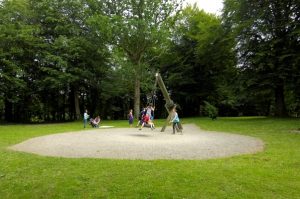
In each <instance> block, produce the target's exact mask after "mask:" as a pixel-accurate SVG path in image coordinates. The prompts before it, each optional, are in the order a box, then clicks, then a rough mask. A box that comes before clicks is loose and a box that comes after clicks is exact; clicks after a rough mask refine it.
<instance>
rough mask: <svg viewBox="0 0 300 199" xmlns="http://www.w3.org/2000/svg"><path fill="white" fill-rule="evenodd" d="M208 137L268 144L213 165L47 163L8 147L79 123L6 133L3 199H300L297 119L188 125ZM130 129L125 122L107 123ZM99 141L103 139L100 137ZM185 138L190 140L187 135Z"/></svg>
mask: <svg viewBox="0 0 300 199" xmlns="http://www.w3.org/2000/svg"><path fill="white" fill-rule="evenodd" d="M182 121H183V122H184V123H195V124H197V125H199V126H200V127H201V128H202V129H205V130H212V131H221V132H230V133H236V134H242V135H247V136H254V137H257V138H259V139H262V140H263V141H264V143H265V150H264V151H263V152H260V153H257V154H249V155H241V156H235V157H230V158H222V159H212V160H190V161H187V160H155V161H142V160H111V159H93V158H84V159H81V158H80V159H76V158H75V159H73V158H59V157H57V158H55V157H42V156H37V155H33V154H27V153H20V152H13V151H10V150H8V149H6V147H8V146H10V145H13V144H16V143H19V142H22V141H23V140H26V139H28V138H33V137H36V136H42V135H47V134H53V133H61V132H70V131H78V130H81V129H82V123H81V122H74V123H60V124H47V125H1V126H0V160H1V161H0V179H1V180H0V187H1V189H0V195H1V198H3V199H6V198H9V199H13V198H41V197H44V198H101V197H102V198H147V197H148V198H150V197H151V198H275V199H276V198H297V197H298V196H299V194H300V191H299V190H300V183H299V178H300V168H299V164H300V162H299V160H300V151H299V143H300V136H299V133H293V132H292V131H293V130H294V129H299V128H300V126H299V119H274V118H264V117H237V118H219V119H218V120H216V121H211V120H210V119H207V118H188V119H185V118H183V120H182ZM104 122H105V125H113V126H119V127H120V126H125V125H126V126H128V123H127V121H104ZM99 133H101V132H99ZM183 136H184V135H183Z"/></svg>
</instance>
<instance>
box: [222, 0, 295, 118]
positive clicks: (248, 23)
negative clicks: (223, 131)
mask: <svg viewBox="0 0 300 199" xmlns="http://www.w3.org/2000/svg"><path fill="white" fill-rule="evenodd" d="M224 5H225V6H224V13H223V21H224V24H225V26H226V27H227V28H228V31H232V33H233V35H234V36H235V38H236V41H237V46H236V49H237V51H238V52H237V55H238V58H239V65H240V68H241V73H242V79H244V80H246V81H248V83H249V84H248V85H246V86H247V92H248V93H250V95H254V94H255V93H257V92H260V96H261V95H264V98H267V99H270V98H271V99H272V100H271V101H272V104H274V106H275V112H274V114H275V115H278V116H283V115H286V104H285V97H286V96H284V94H285V89H288V90H290V89H291V84H294V83H295V79H294V77H295V76H299V70H298V71H296V70H295V69H296V67H295V66H296V65H297V63H298V57H299V41H298V40H299V31H298V30H299V22H300V21H299V11H300V7H299V2H298V1H297V0H292V1H289V2H286V1H270V2H269V1H263V0H261V1H246V0H242V1H237V0H227V1H225V2H224ZM249 80H250V81H251V82H249ZM292 82H293V83H292ZM246 83H247V82H246ZM256 99H258V100H259V98H256ZM268 104H270V103H268Z"/></svg>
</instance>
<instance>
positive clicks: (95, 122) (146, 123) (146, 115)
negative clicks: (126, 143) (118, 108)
mask: <svg viewBox="0 0 300 199" xmlns="http://www.w3.org/2000/svg"><path fill="white" fill-rule="evenodd" d="M154 110H155V107H153V106H152V105H151V104H150V105H149V106H147V107H145V108H143V109H142V111H141V113H140V115H139V121H138V123H137V125H136V127H139V130H142V128H143V127H150V128H151V130H153V129H155V125H154V123H153V120H154ZM89 118H90V116H89V115H88V111H87V110H85V112H84V115H83V123H84V128H85V127H86V124H87V121H88V119H89ZM133 119H134V117H133V112H132V109H130V110H129V113H128V122H129V125H130V127H132V124H133ZM89 121H90V125H91V126H92V127H93V128H99V125H100V121H101V119H100V116H99V115H98V116H97V117H96V118H95V119H93V118H90V120H89ZM170 123H173V134H175V130H177V131H178V132H181V128H180V120H179V117H178V113H177V112H176V108H173V109H172V119H171V121H170Z"/></svg>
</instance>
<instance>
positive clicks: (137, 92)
mask: <svg viewBox="0 0 300 199" xmlns="http://www.w3.org/2000/svg"><path fill="white" fill-rule="evenodd" d="M140 89H141V79H140V74H137V73H136V75H135V85H134V115H135V118H138V116H139V114H140V105H141V90H140Z"/></svg>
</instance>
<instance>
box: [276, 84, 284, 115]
mask: <svg viewBox="0 0 300 199" xmlns="http://www.w3.org/2000/svg"><path fill="white" fill-rule="evenodd" d="M275 116H278V117H285V116H287V111H286V107H285V100H284V86H283V84H278V85H276V87H275Z"/></svg>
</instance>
